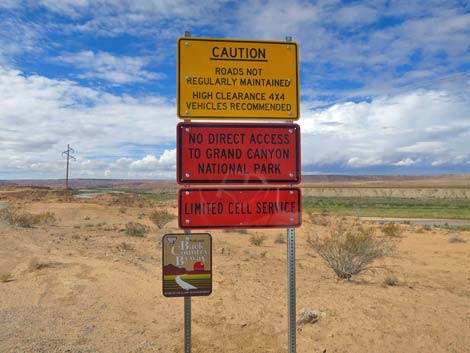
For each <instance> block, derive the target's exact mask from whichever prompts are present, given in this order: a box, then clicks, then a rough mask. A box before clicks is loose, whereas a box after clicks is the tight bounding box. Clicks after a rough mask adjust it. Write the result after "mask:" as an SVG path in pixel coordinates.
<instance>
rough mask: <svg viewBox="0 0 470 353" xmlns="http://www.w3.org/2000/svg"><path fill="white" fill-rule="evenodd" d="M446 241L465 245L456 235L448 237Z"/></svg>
mask: <svg viewBox="0 0 470 353" xmlns="http://www.w3.org/2000/svg"><path fill="white" fill-rule="evenodd" d="M447 241H448V242H449V243H466V241H465V239H463V238H462V237H460V236H458V235H453V236H451V237H449V239H447Z"/></svg>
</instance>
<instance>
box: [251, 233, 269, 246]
mask: <svg viewBox="0 0 470 353" xmlns="http://www.w3.org/2000/svg"><path fill="white" fill-rule="evenodd" d="M265 240H266V236H265V235H252V236H250V244H252V245H254V246H261V245H263V243H264V241H265Z"/></svg>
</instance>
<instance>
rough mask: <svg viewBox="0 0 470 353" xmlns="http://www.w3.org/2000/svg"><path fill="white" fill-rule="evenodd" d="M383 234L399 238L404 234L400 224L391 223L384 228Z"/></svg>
mask: <svg viewBox="0 0 470 353" xmlns="http://www.w3.org/2000/svg"><path fill="white" fill-rule="evenodd" d="M381 230H382V233H383V234H384V235H386V236H388V237H399V236H400V235H401V233H402V229H401V227H400V226H399V225H398V224H395V223H389V224H386V225H384V226H382V229H381Z"/></svg>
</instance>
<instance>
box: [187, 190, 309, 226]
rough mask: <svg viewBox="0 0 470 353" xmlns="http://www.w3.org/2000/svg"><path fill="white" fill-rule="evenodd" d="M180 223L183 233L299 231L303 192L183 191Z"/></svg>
mask: <svg viewBox="0 0 470 353" xmlns="http://www.w3.org/2000/svg"><path fill="white" fill-rule="evenodd" d="M178 223H179V227H180V228H183V229H207V228H212V229H213V228H294V227H299V226H300V224H301V193H300V189H299V188H240V189H238V188H237V189H235V188H223V189H209V188H207V189H202V188H201V189H199V188H194V189H193V188H191V189H180V190H179V195H178Z"/></svg>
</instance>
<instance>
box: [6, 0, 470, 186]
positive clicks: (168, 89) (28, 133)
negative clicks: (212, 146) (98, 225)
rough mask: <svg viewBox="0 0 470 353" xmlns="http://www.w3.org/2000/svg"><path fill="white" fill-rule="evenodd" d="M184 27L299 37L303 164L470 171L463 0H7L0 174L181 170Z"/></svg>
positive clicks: (309, 168)
mask: <svg viewBox="0 0 470 353" xmlns="http://www.w3.org/2000/svg"><path fill="white" fill-rule="evenodd" d="M185 31H191V32H192V35H193V36H197V37H225V38H247V39H269V40H283V39H285V37H286V36H292V37H293V39H294V40H295V41H297V42H298V43H299V48H300V60H301V66H300V67H301V118H300V120H299V122H298V123H299V124H300V125H301V128H302V169H303V172H304V173H322V174H323V173H328V174H331V173H340V174H425V173H469V172H470V2H469V1H468V0H455V1H454V0H447V1H436V0H428V1H410V0H407V1H405V0H370V1H339V0H319V1H290V2H286V1H278V0H266V1H215V0H213V1H205V0H202V1H197V2H186V1H167V0H163V1H157V0H134V1H127V0H95V1H92V0H37V1H29V0H25V1H21V0H0V179H15V178H22V179H24V178H27V179H29V178H62V177H63V174H64V166H65V164H64V163H65V161H64V159H63V158H62V157H61V152H62V151H64V150H65V149H66V146H67V143H70V145H71V146H72V147H74V148H75V150H76V153H75V156H76V157H77V160H76V161H74V162H73V163H72V166H71V176H72V177H75V178H83V177H90V178H167V179H173V178H174V177H175V156H176V152H175V126H176V124H177V122H178V119H177V118H176V108H175V90H176V87H175V86H176V85H175V70H176V69H175V64H176V59H175V54H176V40H177V38H178V37H179V36H181V35H182V34H184V32H185Z"/></svg>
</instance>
